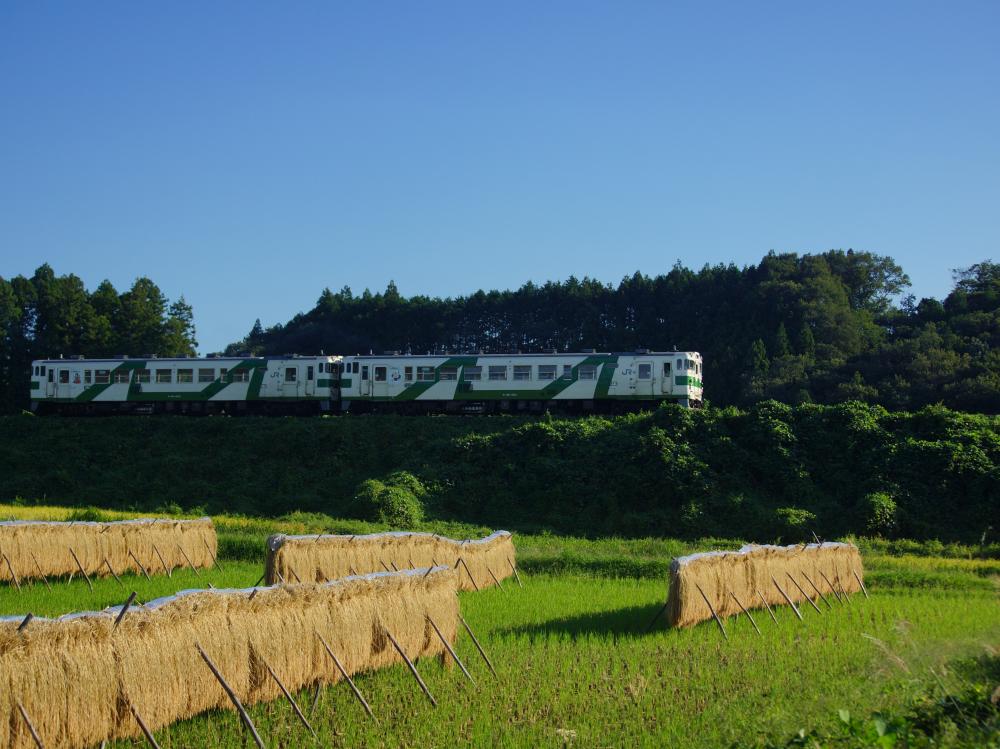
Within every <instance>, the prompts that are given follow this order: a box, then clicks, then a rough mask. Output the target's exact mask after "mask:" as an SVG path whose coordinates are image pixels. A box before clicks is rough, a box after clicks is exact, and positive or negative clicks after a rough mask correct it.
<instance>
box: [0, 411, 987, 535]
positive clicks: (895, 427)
mask: <svg viewBox="0 0 1000 749" xmlns="http://www.w3.org/2000/svg"><path fill="white" fill-rule="evenodd" d="M0 444H3V445H4V446H5V449H4V450H3V451H0V499H4V500H13V499H14V498H16V497H22V498H27V499H28V500H31V501H37V500H42V499H45V500H47V501H48V502H50V503H51V502H57V503H61V504H67V505H91V504H97V505H100V506H103V507H109V508H120V509H130V508H131V509H139V510H151V509H156V508H158V507H162V506H166V505H174V506H176V507H178V508H183V509H192V508H199V509H201V510H203V511H208V512H213V513H216V512H235V513H244V514H248V515H260V516H272V517H273V516H275V515H280V514H284V513H288V512H292V511H304V512H321V513H325V514H327V515H333V516H337V517H351V518H359V519H364V520H370V521H382V522H385V523H388V524H390V525H396V526H399V527H408V526H413V525H415V524H416V523H418V522H420V520H421V519H427V520H432V521H463V522H467V523H478V524H482V525H484V526H493V527H506V528H510V529H512V530H522V531H544V530H546V529H549V530H553V531H557V532H569V533H575V534H579V535H588V536H596V535H610V534H617V535H624V536H631V537H645V536H673V537H682V538H698V537H703V536H728V537H739V538H747V539H751V540H755V541H770V540H778V539H781V540H783V541H785V542H795V541H799V540H803V539H810V540H811V538H812V533H813V532H815V533H817V534H818V535H820V536H822V537H834V536H840V535H844V534H848V533H854V534H858V535H867V536H872V535H879V536H883V537H886V538H912V539H940V540H941V541H943V542H951V541H961V542H965V543H971V544H980V543H982V542H983V540H984V536H985V542H986V543H990V542H992V541H995V540H996V538H995V534H996V532H997V529H996V528H994V529H992V530H991V529H990V526H991V525H992V526H996V518H997V516H998V506H1000V497H998V494H1000V493H998V491H997V486H1000V419H998V418H996V417H988V416H981V415H970V414H962V413H958V412H954V411H950V410H948V409H946V408H943V407H930V408H925V409H923V410H921V411H918V412H916V413H905V412H897V413H892V412H888V411H886V410H885V409H883V408H881V407H879V406H871V405H865V404H862V403H857V402H852V403H846V404H840V405H836V406H818V405H811V404H807V405H800V406H795V407H792V406H787V405H783V404H780V403H777V402H774V401H767V402H762V403H760V404H757V405H755V406H753V407H752V408H750V409H749V410H746V411H741V410H737V409H735V408H729V409H714V408H710V409H706V410H703V411H689V410H684V409H681V408H680V407H677V406H663V407H661V408H660V409H658V410H656V411H655V412H652V413H644V414H636V415H630V416H621V417H614V418H608V417H590V418H583V419H555V418H541V419H530V418H514V417H486V418H484V417H468V418H455V417H389V416H386V417H382V416H380V417H374V418H373V417H369V418H365V417H336V418H325V419H294V418H284V419H264V418H244V419H231V418H203V419H194V418H184V417H158V418H143V417H114V418H100V419H70V418H38V417H32V416H16V417H6V418H2V419H0Z"/></svg>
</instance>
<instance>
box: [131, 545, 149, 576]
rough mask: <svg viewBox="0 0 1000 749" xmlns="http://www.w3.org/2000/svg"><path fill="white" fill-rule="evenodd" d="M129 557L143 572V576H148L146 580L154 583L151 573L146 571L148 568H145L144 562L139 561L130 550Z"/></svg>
mask: <svg viewBox="0 0 1000 749" xmlns="http://www.w3.org/2000/svg"><path fill="white" fill-rule="evenodd" d="M128 555H129V556H130V557H132V561H133V562H135V563H136V565H138V567H139V569H140V570H142V574H143V575H145V576H146V579H147V580H149V582H153V581H152V579H151V578H150V577H149V573H148V572H147V571H146V568H145V567H143V566H142V562H140V561H139V557H137V556H136V555H135V554H133V553H132V550H131V549H129V550H128Z"/></svg>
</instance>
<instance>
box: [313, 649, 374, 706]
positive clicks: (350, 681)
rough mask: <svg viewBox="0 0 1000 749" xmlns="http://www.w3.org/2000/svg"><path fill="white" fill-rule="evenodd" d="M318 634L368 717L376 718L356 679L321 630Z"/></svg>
mask: <svg viewBox="0 0 1000 749" xmlns="http://www.w3.org/2000/svg"><path fill="white" fill-rule="evenodd" d="M316 636H317V637H318V638H319V641H320V642H321V643H323V647H324V649H325V650H326V653H327V655H329V656H330V658H332V659H333V662H334V663H335V664H336V665H337V670H338V671H340V675H341V676H343V677H344V678H345V679H346V680H347V683H348V684H350V685H351V691H352V692H354V696H355V697H357V698H358V702H360V703H361V706H362V707H363V708H364V709H365V712H366V713H368V717H369V718H374V717H375V714H374V713H373V712H372V709H371V706H370V705H369V704H368V700H366V699H365V698H364V695H362V694H361V691H360V690H359V689H358V688H357V686H355V684H354V680H353V679H352V678H351V677H350V675H349V674H348V673H347V669H345V668H344V665H343V664H342V663H341V662H340V659H339V658H338V657H337V656H336V655H334V653H333V651H332V650H330V646H329V645H327V644H326V640H324V639H323V635H321V634H320V633H319V631H317V632H316Z"/></svg>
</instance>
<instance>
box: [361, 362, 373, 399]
mask: <svg viewBox="0 0 1000 749" xmlns="http://www.w3.org/2000/svg"><path fill="white" fill-rule="evenodd" d="M361 394H362V395H371V394H372V378H371V365H370V364H362V365H361Z"/></svg>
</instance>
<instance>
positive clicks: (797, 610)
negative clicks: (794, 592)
mask: <svg viewBox="0 0 1000 749" xmlns="http://www.w3.org/2000/svg"><path fill="white" fill-rule="evenodd" d="M771 582H772V583H774V587H775V588H777V589H778V592H779V593H781V597H782V598H784V599H785V601H787V602H788V605H789V606H791V607H792V611H794V612H795V616H797V617H798V618H799V621H800V622H801V621H805V620H804V619H803V618H802V612H801V611H799V607H798V606H796V605H795V601H793V600H792V599H791V598H789V597H788V594H787V593H786V592H785V591H783V590H782V589H781V586H780V585H778V581H777V580H775V579H774V576H773V575H772V576H771Z"/></svg>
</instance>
